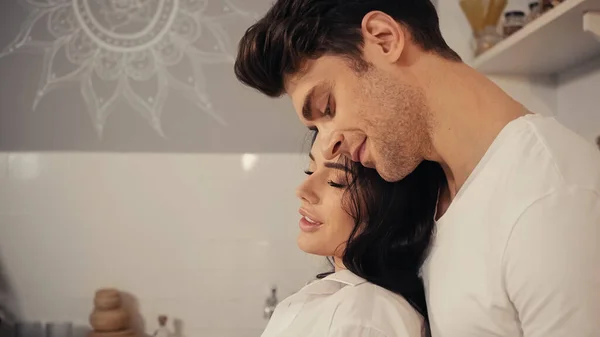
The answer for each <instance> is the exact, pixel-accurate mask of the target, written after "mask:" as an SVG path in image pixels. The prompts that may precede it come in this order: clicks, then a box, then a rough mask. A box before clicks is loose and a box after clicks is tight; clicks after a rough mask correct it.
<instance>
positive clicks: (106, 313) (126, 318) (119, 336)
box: [88, 289, 136, 337]
mask: <svg viewBox="0 0 600 337" xmlns="http://www.w3.org/2000/svg"><path fill="white" fill-rule="evenodd" d="M90 324H91V326H92V329H93V330H92V331H91V332H90V333H89V334H88V337H136V334H135V332H134V331H133V330H132V329H131V327H130V315H129V313H128V312H127V310H125V308H123V307H122V300H121V294H120V293H119V291H118V290H116V289H99V290H98V291H96V296H95V297H94V311H92V313H91V314H90Z"/></svg>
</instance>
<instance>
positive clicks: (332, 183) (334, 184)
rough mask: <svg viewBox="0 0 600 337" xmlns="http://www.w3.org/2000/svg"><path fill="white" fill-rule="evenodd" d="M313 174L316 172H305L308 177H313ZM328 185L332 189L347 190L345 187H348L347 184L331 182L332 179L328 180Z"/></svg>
mask: <svg viewBox="0 0 600 337" xmlns="http://www.w3.org/2000/svg"><path fill="white" fill-rule="evenodd" d="M313 173H315V172H313V171H310V170H305V171H304V174H306V175H307V176H310V175H312V174H313ZM327 184H328V185H329V186H331V187H335V188H345V187H346V185H345V184H342V183H338V182H335V181H333V180H331V179H330V180H327Z"/></svg>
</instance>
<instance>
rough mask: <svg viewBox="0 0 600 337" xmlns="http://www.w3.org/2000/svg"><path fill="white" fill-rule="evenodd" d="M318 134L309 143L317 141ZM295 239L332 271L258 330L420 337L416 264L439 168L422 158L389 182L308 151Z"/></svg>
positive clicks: (422, 318)
mask: <svg viewBox="0 0 600 337" xmlns="http://www.w3.org/2000/svg"><path fill="white" fill-rule="evenodd" d="M318 142H319V141H318V140H317V141H316V143H315V144H314V145H313V147H318V146H319V145H318ZM310 159H311V160H310V166H309V169H308V170H307V171H306V174H307V175H308V177H307V178H306V180H305V181H304V183H303V184H302V185H301V186H300V187H299V188H298V192H297V194H298V197H299V198H300V200H301V208H300V214H301V215H302V218H301V219H300V235H299V237H298V246H299V247H300V249H302V250H303V251H305V252H307V253H309V254H316V255H321V256H327V257H331V258H332V260H333V265H334V272H333V273H330V274H329V275H328V276H326V277H323V278H321V279H319V280H317V281H314V282H313V283H310V284H308V285H307V286H305V287H304V288H302V289H301V290H300V291H299V292H298V293H296V294H294V295H292V296H290V297H289V298H287V299H286V300H284V301H283V302H281V303H280V304H279V306H278V307H277V309H276V310H275V313H274V314H273V316H272V318H271V320H270V322H269V325H268V326H267V328H266V330H265V331H264V333H263V335H262V337H283V336H285V337H313V336H314V337H317V336H318V337H324V336H329V337H342V336H343V337H421V336H423V335H425V334H426V331H427V324H426V321H427V310H426V305H425V294H424V289H423V284H422V281H421V279H420V277H419V268H420V266H421V264H422V262H423V260H424V259H425V256H426V253H427V248H428V246H429V243H430V241H431V237H432V235H433V234H432V233H433V226H434V216H435V209H436V202H437V197H438V191H439V190H440V189H441V188H442V187H443V185H442V184H444V181H445V180H444V175H443V172H442V170H441V168H440V167H439V165H438V164H435V163H431V162H423V163H422V164H421V165H420V166H419V167H418V168H417V169H416V170H415V171H414V172H413V173H412V174H410V175H409V176H407V177H406V178H405V179H404V180H402V181H400V182H396V183H388V182H385V181H384V180H383V179H381V178H380V177H379V175H378V174H377V172H376V171H375V170H371V169H366V168H364V167H362V166H360V165H357V164H352V163H350V162H347V161H344V160H339V161H333V162H332V161H325V160H324V158H323V157H322V155H321V154H320V151H313V152H312V153H311V154H310Z"/></svg>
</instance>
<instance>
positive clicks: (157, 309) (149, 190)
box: [0, 153, 327, 337]
mask: <svg viewBox="0 0 600 337" xmlns="http://www.w3.org/2000/svg"><path fill="white" fill-rule="evenodd" d="M3 158H4V159H7V160H6V162H8V164H7V166H8V167H7V168H5V169H4V172H8V174H6V177H3V178H0V263H1V264H2V265H1V267H2V269H3V270H4V271H5V274H6V275H7V277H8V278H9V279H8V280H7V281H8V282H9V284H10V285H11V287H12V292H13V293H14V295H15V296H16V298H17V301H18V304H19V307H20V309H21V315H22V317H23V318H24V319H37V320H43V321H46V320H72V321H74V322H83V323H85V322H86V321H87V317H88V315H89V313H90V311H91V308H92V297H93V294H94V291H95V289H97V288H99V287H105V286H114V287H118V288H120V289H123V290H125V291H128V292H130V293H131V294H133V295H134V296H136V297H137V299H138V301H139V305H140V311H141V313H142V315H143V317H144V318H145V320H146V325H147V328H146V330H147V331H149V332H152V331H153V329H155V328H156V324H157V323H156V316H157V315H159V314H163V313H164V314H167V315H169V316H171V317H173V318H179V319H181V320H182V321H183V322H184V324H185V330H184V334H185V336H189V337H192V336H216V337H221V336H236V337H240V336H242V337H243V336H259V335H260V332H261V330H262V329H263V328H264V325H265V323H266V322H265V320H264V319H263V317H262V309H263V303H264V300H265V298H266V296H267V295H268V294H269V288H270V286H271V285H273V284H276V285H277V286H278V288H279V297H280V299H283V298H285V297H286V296H287V295H289V294H291V293H293V292H294V291H296V290H297V289H299V288H300V287H302V286H303V285H304V284H305V283H306V282H307V281H308V280H310V279H311V278H313V277H314V275H316V273H318V272H322V271H324V270H326V269H327V265H326V262H325V261H324V259H323V258H317V257H310V256H307V255H306V254H304V253H302V252H300V251H299V249H298V248H297V246H296V242H295V238H296V234H297V221H298V218H299V216H298V214H297V208H298V205H299V203H298V201H297V200H296V197H295V195H294V191H295V188H296V186H297V185H298V184H299V183H300V182H301V180H302V179H303V175H302V170H303V168H304V166H305V163H306V161H305V158H304V155H301V154H269V155H263V154H259V155H257V158H256V160H254V162H253V163H252V164H253V165H248V162H247V161H246V169H247V170H245V169H244V165H243V161H242V155H220V154H169V155H157V154H116V153H115V154H110V153H98V154H89V153H0V162H2V159H3ZM250 166H252V167H250ZM1 172H3V171H2V167H1V166H0V173H1Z"/></svg>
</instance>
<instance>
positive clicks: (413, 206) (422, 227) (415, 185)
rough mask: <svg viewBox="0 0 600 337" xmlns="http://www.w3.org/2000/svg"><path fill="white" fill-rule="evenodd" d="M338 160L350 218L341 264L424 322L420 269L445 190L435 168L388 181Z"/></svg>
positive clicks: (425, 167) (426, 164) (439, 170)
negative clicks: (342, 169)
mask: <svg viewBox="0 0 600 337" xmlns="http://www.w3.org/2000/svg"><path fill="white" fill-rule="evenodd" d="M315 137H316V135H315ZM313 142H314V138H313ZM341 160H343V161H344V162H345V163H346V165H347V167H349V168H350V170H349V172H348V174H347V175H346V180H347V187H346V190H345V192H344V197H343V199H342V200H343V207H344V208H345V209H346V211H347V212H348V213H349V214H350V215H351V216H352V217H353V218H354V219H355V226H354V229H353V231H352V233H351V234H350V238H349V239H348V242H347V244H346V250H345V252H344V256H343V263H344V266H345V267H346V268H347V269H348V270H350V271H351V272H353V273H354V274H356V275H358V276H360V277H362V278H364V279H366V280H367V281H369V282H371V283H374V284H376V285H379V286H381V287H383V288H385V289H388V290H390V291H392V292H394V293H397V294H399V295H401V296H403V297H404V298H405V299H406V300H407V301H408V302H409V303H410V304H411V305H412V306H413V307H414V308H415V310H417V311H418V312H419V313H420V314H421V315H423V317H424V318H425V319H426V320H427V305H426V301H425V291H424V286H423V281H422V279H421V277H420V268H421V265H422V264H423V262H424V261H425V258H426V256H427V252H428V248H429V245H430V243H431V241H432V238H433V234H434V225H435V219H434V217H435V211H436V207H437V200H438V194H439V193H440V191H441V190H442V189H443V188H445V186H446V178H445V176H444V172H443V170H442V168H441V166H440V165H439V164H438V163H435V162H429V161H423V162H422V163H421V164H420V165H419V166H418V167H417V168H416V169H415V170H414V171H413V172H412V173H411V174H409V175H408V176H406V177H405V178H404V179H402V180H400V181H398V182H393V183H390V182H386V181H385V180H383V179H382V178H381V177H380V176H379V174H378V173H377V171H376V170H374V169H369V168H365V167H363V166H362V165H360V164H357V163H352V162H351V161H350V160H347V159H341Z"/></svg>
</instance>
